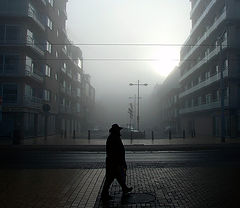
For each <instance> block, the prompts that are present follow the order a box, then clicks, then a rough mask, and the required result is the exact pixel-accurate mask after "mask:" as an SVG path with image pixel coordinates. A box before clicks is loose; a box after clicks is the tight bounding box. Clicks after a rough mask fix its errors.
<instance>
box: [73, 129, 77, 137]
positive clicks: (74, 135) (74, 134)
mask: <svg viewBox="0 0 240 208" xmlns="http://www.w3.org/2000/svg"><path fill="white" fill-rule="evenodd" d="M75 138H76V132H75V129H74V130H73V139H75Z"/></svg>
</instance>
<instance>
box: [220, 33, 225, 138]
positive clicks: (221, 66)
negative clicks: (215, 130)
mask: <svg viewBox="0 0 240 208" xmlns="http://www.w3.org/2000/svg"><path fill="white" fill-rule="evenodd" d="M224 35H225V32H224V33H223V34H222V35H220V36H219V37H218V45H219V48H220V52H219V67H220V95H221V141H222V142H223V143H224V142H225V134H226V131H225V114H224V79H223V70H224V69H223V55H222V42H223V36H224Z"/></svg>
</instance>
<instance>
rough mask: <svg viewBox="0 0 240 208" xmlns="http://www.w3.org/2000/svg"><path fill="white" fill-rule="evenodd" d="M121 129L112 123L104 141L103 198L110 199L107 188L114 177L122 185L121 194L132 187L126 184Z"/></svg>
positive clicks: (129, 190)
mask: <svg viewBox="0 0 240 208" xmlns="http://www.w3.org/2000/svg"><path fill="white" fill-rule="evenodd" d="M121 129H122V128H121V127H119V126H118V124H113V125H112V128H111V129H110V130H109V132H110V135H109V136H108V139H107V143H106V152H107V157H106V178H105V183H104V186H103V190H102V195H101V196H102V199H103V200H110V199H111V196H110V195H109V193H108V190H109V188H110V186H111V184H112V182H113V180H114V179H115V178H116V179H117V181H118V183H119V184H120V186H121V187H122V191H123V194H126V193H128V192H131V191H132V189H133V188H131V187H130V188H129V187H127V185H126V170H127V164H126V161H125V149H124V146H123V143H122V140H121V138H120V136H121V134H120V130H121Z"/></svg>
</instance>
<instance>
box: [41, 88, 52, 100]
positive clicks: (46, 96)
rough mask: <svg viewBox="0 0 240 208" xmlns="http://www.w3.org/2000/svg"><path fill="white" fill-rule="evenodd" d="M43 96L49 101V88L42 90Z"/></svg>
mask: <svg viewBox="0 0 240 208" xmlns="http://www.w3.org/2000/svg"><path fill="white" fill-rule="evenodd" d="M43 98H44V100H45V101H50V99H51V93H50V91H49V90H44V94H43Z"/></svg>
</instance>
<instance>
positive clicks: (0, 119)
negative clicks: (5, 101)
mask: <svg viewBox="0 0 240 208" xmlns="http://www.w3.org/2000/svg"><path fill="white" fill-rule="evenodd" d="M1 121H2V96H0V122H1Z"/></svg>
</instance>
